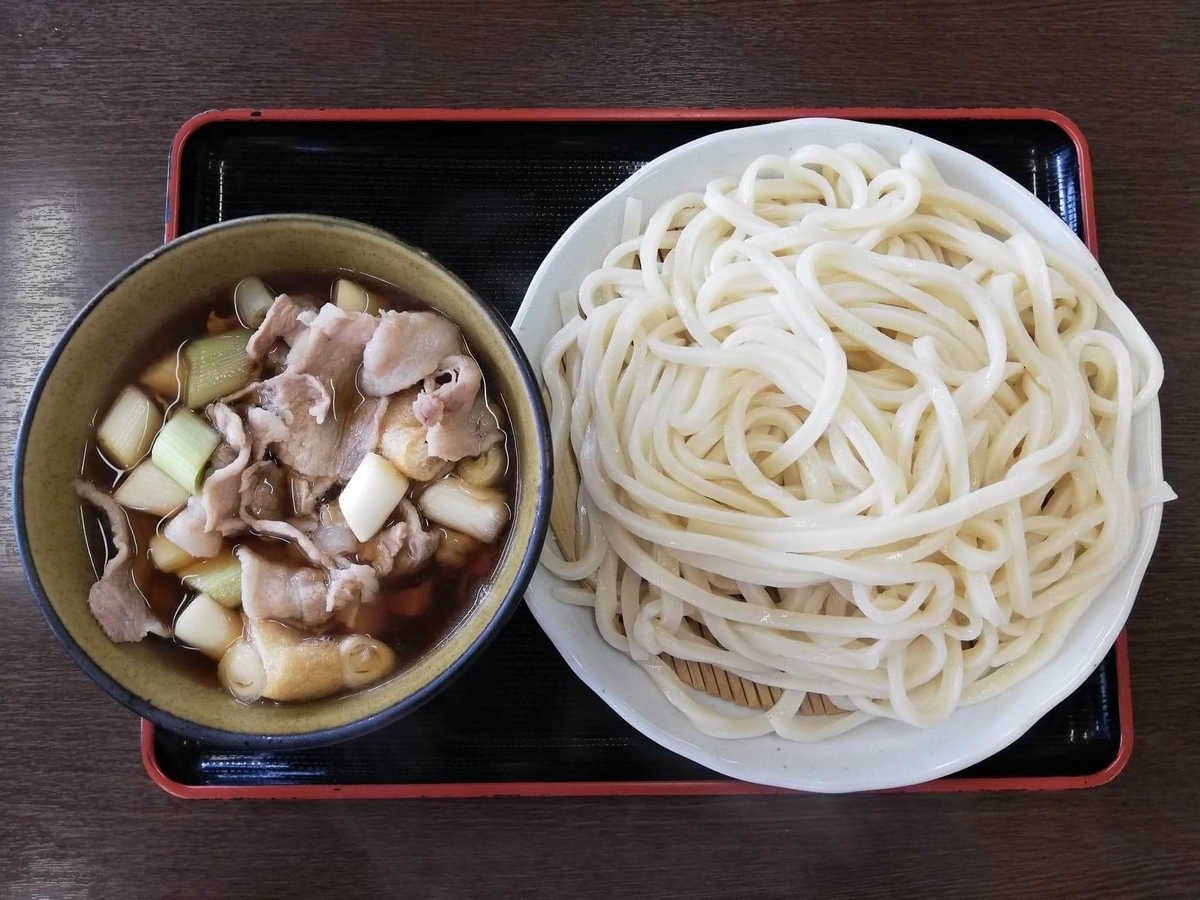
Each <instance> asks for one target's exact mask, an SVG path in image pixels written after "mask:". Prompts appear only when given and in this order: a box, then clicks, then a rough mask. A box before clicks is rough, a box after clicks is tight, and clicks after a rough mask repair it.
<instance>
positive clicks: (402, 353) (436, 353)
mask: <svg viewBox="0 0 1200 900" xmlns="http://www.w3.org/2000/svg"><path fill="white" fill-rule="evenodd" d="M462 347H463V345H462V335H461V334H460V333H459V330H458V328H457V327H456V326H455V325H454V323H453V322H451V321H450V320H449V319H447V318H445V317H444V316H440V315H438V314H437V313H431V312H393V311H391V310H389V311H386V312H384V313H383V314H382V316H381V318H380V322H379V327H378V328H376V329H375V333H374V335H372V337H371V340H370V341H369V342H368V343H367V346H366V349H365V350H364V351H363V358H362V361H363V368H362V375H361V377H360V382H361V384H362V389H363V393H365V394H368V395H370V396H374V397H383V396H386V395H388V394H394V393H396V392H397V391H402V390H404V389H405V388H406V387H411V386H412V385H414V384H416V383H418V382H419V381H421V380H422V379H424V378H425V377H426V376H427V375H429V374H431V373H432V372H433V371H434V370H435V369H437V367H438V364H439V363H440V362H441V361H442V360H443V359H445V358H446V357H447V356H453V355H454V354H456V353H459V352H461V351H462Z"/></svg>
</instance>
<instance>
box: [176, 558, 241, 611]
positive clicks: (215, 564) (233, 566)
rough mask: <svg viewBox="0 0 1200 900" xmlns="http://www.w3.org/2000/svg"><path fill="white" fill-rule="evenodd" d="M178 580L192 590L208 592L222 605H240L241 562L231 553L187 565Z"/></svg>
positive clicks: (235, 607)
mask: <svg viewBox="0 0 1200 900" xmlns="http://www.w3.org/2000/svg"><path fill="white" fill-rule="evenodd" d="M179 578H180V580H181V581H182V582H183V583H184V584H185V585H187V586H188V587H189V588H191V589H192V590H194V591H199V592H200V593H201V594H208V596H210V597H212V598H213V599H214V600H216V601H217V602H218V603H220V604H221V605H222V606H224V607H227V608H229V609H237V608H238V607H239V606H241V605H242V564H241V563H240V562H238V559H237V557H236V556H234V555H233V554H232V553H225V554H223V555H221V556H218V557H216V558H214V559H206V560H204V561H203V562H199V563H196V564H195V565H193V566H188V567H187V568H186V569H184V570H183V571H181V572H180V573H179Z"/></svg>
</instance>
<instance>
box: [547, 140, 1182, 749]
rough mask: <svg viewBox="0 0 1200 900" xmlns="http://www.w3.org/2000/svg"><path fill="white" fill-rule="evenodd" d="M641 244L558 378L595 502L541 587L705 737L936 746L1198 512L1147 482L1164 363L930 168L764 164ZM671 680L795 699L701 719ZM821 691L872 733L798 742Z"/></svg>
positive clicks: (1045, 654) (635, 231) (563, 447)
mask: <svg viewBox="0 0 1200 900" xmlns="http://www.w3.org/2000/svg"><path fill="white" fill-rule="evenodd" d="M624 231H625V234H624V236H623V239H622V240H621V242H620V243H619V244H618V245H617V246H616V247H615V248H614V249H613V250H612V252H610V253H609V254H608V257H607V258H606V259H605V261H604V265H603V266H602V267H601V268H600V269H598V270H596V271H595V272H593V273H592V274H591V275H589V276H588V277H587V278H586V279H584V281H583V283H582V284H581V285H580V287H579V291H578V294H577V295H575V294H570V295H564V297H563V298H562V321H563V322H564V325H563V327H562V330H561V331H559V332H558V334H557V335H556V336H555V337H554V338H553V339H552V341H551V343H550V344H549V346H548V349H547V351H546V355H545V357H544V361H543V374H544V377H545V382H546V386H547V389H548V391H549V394H550V398H551V410H552V427H553V437H554V451H555V455H556V457H557V459H558V460H559V461H560V462H559V465H562V462H561V460H563V458H564V456H565V455H566V454H568V453H573V454H574V457H575V459H576V460H577V461H578V467H579V471H580V477H581V481H582V484H581V488H580V492H579V498H578V500H579V502H578V527H579V529H580V535H579V540H578V546H577V547H575V548H571V549H572V550H574V551H575V552H574V553H568V554H566V556H567V557H570V558H573V559H574V560H575V561H570V560H569V559H564V558H563V557H560V556H559V555H558V553H557V552H556V551H555V550H554V549H553V548H551V547H550V544H549V543H548V546H547V551H546V553H545V554H544V556H543V561H544V563H545V565H546V566H547V567H548V568H550V569H551V570H552V571H553V572H554V573H555V574H557V575H559V576H560V577H562V578H564V579H567V580H568V581H570V582H584V583H583V584H580V585H578V586H575V585H572V586H570V587H568V588H563V589H560V590H559V591H557V593H556V596H558V597H559V599H561V600H564V601H566V602H571V603H578V604H584V605H588V606H594V608H595V616H596V622H597V624H598V626H599V629H600V631H601V633H602V634H603V636H604V638H605V639H606V640H607V641H608V642H609V643H610V644H612V645H613V646H614V647H616V648H618V649H619V650H621V651H623V652H625V653H627V654H629V656H631V657H632V658H633V659H634V660H636V661H637V662H638V663H640V664H641V665H642V666H643V667H644V668H645V670H646V671H647V672H648V673H649V674H650V676H651V677H652V678H653V679H654V681H655V682H656V683H657V685H658V687H659V688H660V689H661V690H662V691H663V692H664V693H665V694H666V696H667V697H668V698H669V699H670V701H671V702H672V703H674V704H675V705H676V706H677V707H678V708H679V709H681V710H682V711H683V712H684V713H686V714H687V716H688V717H689V718H690V719H691V721H692V722H693V723H694V725H695V726H696V727H697V728H698V729H699V730H701V731H702V732H704V733H706V734H709V735H716V736H721V737H746V736H754V735H760V734H768V733H771V732H775V733H777V734H779V735H781V736H783V737H785V738H790V739H794V740H801V741H808V740H817V739H821V738H825V737H829V736H831V735H835V734H839V733H842V732H845V731H847V730H848V729H850V728H853V727H855V726H856V725H859V724H861V723H863V722H866V721H869V720H871V719H874V718H878V717H886V718H894V719H899V720H901V721H904V722H908V723H911V724H912V725H917V726H930V725H933V724H936V723H939V722H941V721H943V720H944V719H945V718H946V717H947V716H948V715H949V714H950V713H951V712H952V711H953V710H954V709H955V708H956V707H957V706H959V705H963V704H971V703H977V702H979V701H981V700H985V699H988V698H990V697H994V696H996V695H997V694H999V693H1000V692H1002V691H1004V690H1006V689H1008V688H1010V687H1011V686H1013V685H1014V684H1016V683H1017V682H1019V681H1021V680H1022V679H1024V678H1026V677H1027V676H1029V675H1030V674H1031V673H1033V672H1035V671H1036V670H1038V669H1039V668H1040V667H1041V666H1043V665H1045V663H1046V662H1047V661H1048V660H1049V659H1051V658H1052V657H1053V656H1054V654H1055V653H1057V652H1058V650H1059V648H1060V647H1061V646H1062V645H1063V642H1064V641H1065V640H1066V639H1067V638H1068V636H1069V633H1070V630H1071V628H1072V626H1073V625H1074V623H1075V622H1076V621H1077V620H1078V619H1079V618H1080V616H1081V615H1082V614H1083V612H1084V611H1085V610H1086V609H1087V608H1088V605H1089V604H1090V603H1091V602H1092V601H1093V600H1094V599H1095V598H1096V596H1097V595H1098V594H1099V593H1100V592H1101V591H1103V590H1104V588H1105V587H1106V586H1107V585H1108V584H1109V582H1110V581H1111V580H1112V578H1113V576H1114V575H1115V573H1116V572H1117V571H1118V570H1119V569H1120V568H1121V567H1122V566H1123V565H1124V563H1125V562H1126V560H1127V558H1128V555H1129V552H1130V549H1131V546H1132V542H1133V539H1134V536H1135V532H1136V524H1137V517H1138V515H1139V513H1140V511H1141V509H1142V508H1143V507H1144V506H1145V505H1147V504H1148V503H1151V502H1162V501H1163V500H1164V499H1169V497H1170V491H1169V488H1167V487H1166V486H1165V485H1162V484H1159V485H1150V486H1145V488H1144V489H1143V491H1142V492H1141V493H1137V492H1135V491H1134V490H1133V489H1132V487H1131V485H1130V482H1129V477H1128V470H1129V457H1130V434H1131V419H1132V418H1133V417H1134V416H1135V415H1137V413H1138V412H1139V411H1140V410H1141V409H1142V408H1143V407H1145V406H1146V405H1147V403H1149V402H1151V401H1152V399H1153V398H1154V396H1155V393H1156V391H1157V390H1158V387H1159V384H1160V383H1161V381H1162V362H1161V358H1160V357H1159V355H1158V353H1157V351H1156V349H1155V348H1154V345H1153V343H1152V342H1151V341H1150V339H1149V338H1148V337H1147V335H1146V334H1145V332H1144V331H1143V330H1142V328H1141V327H1140V326H1139V325H1138V323H1137V321H1136V320H1135V319H1134V317H1133V316H1132V314H1131V313H1130V312H1129V310H1128V309H1127V308H1126V307H1125V306H1124V305H1123V304H1122V303H1121V301H1120V300H1119V299H1118V298H1117V297H1116V296H1115V295H1114V294H1113V291H1112V289H1111V288H1110V286H1109V285H1108V284H1107V282H1105V281H1104V280H1103V276H1101V275H1099V273H1098V271H1096V270H1095V269H1094V268H1093V269H1088V270H1085V269H1083V268H1081V267H1080V266H1078V265H1075V264H1074V263H1073V262H1071V261H1070V260H1069V259H1067V258H1066V257H1064V256H1062V255H1060V254H1058V253H1056V252H1054V251H1052V250H1051V249H1050V248H1048V247H1046V246H1044V245H1042V244H1040V243H1039V242H1038V241H1037V240H1035V239H1034V238H1033V237H1032V236H1030V235H1029V234H1028V233H1026V232H1025V231H1024V229H1022V228H1021V227H1020V226H1019V225H1018V224H1017V223H1016V222H1015V221H1014V220H1013V219H1012V218H1011V217H1009V216H1008V215H1006V214H1005V213H1003V212H1001V211H1000V210H998V209H996V208H995V207H994V206H992V205H990V204H988V203H986V202H984V201H983V200H981V199H980V198H978V197H976V196H974V195H972V194H970V193H967V192H964V191H962V190H956V189H955V188H953V187H951V186H950V185H948V184H946V183H945V181H944V180H943V179H942V177H941V176H940V175H939V173H938V171H937V170H936V168H935V167H934V165H933V164H932V162H931V161H930V159H929V158H928V156H926V155H925V154H924V153H923V152H921V151H920V150H917V149H913V150H910V151H909V152H907V153H906V154H905V155H904V156H903V157H902V158H901V159H900V164H899V166H895V165H893V164H891V163H889V162H888V161H887V160H886V159H884V158H883V157H882V156H881V155H880V154H879V153H877V152H875V151H874V150H872V149H870V148H868V147H865V146H861V145H847V146H842V147H839V148H837V149H832V148H829V147H822V146H808V147H805V148H803V149H801V150H800V151H799V152H797V153H796V154H795V155H793V156H792V157H791V158H789V159H784V158H781V157H778V156H764V157H762V158H761V159H759V160H757V161H756V162H754V163H753V164H752V165H751V166H750V167H749V168H748V169H746V171H745V172H744V173H742V175H741V176H740V177H730V178H721V179H718V180H716V181H713V182H712V183H711V184H709V185H708V186H707V187H706V188H705V190H704V192H703V193H690V194H683V195H680V196H678V197H676V198H674V199H672V200H670V201H668V202H666V203H664V204H663V205H662V206H660V207H659V208H658V209H656V210H654V211H653V213H652V214H651V215H650V216H649V218H648V220H646V222H645V225H644V227H643V226H642V224H641V211H640V209H639V208H638V206H637V204H636V203H631V204H630V207H629V208H628V209H627V211H626V223H625V228H624ZM1102 323H1103V324H1102ZM550 543H552V542H550ZM592 585H594V590H593V589H592ZM664 653H665V654H669V655H670V656H673V657H675V658H677V659H681V660H694V661H696V662H700V663H710V664H711V665H713V666H716V667H720V668H723V669H725V670H726V671H727V672H730V673H733V674H735V675H738V676H741V677H744V678H747V679H750V680H752V681H754V682H757V683H759V684H763V685H768V686H774V687H777V688H780V689H782V695H781V698H780V699H779V700H778V702H777V703H775V705H774V706H773V707H772V708H771V709H770V710H768V711H765V712H758V713H752V712H750V711H748V710H744V709H740V708H737V707H734V706H733V705H732V704H727V703H726V704H723V703H720V702H711V701H706V700H701V699H699V695H698V694H694V693H692V691H691V689H690V688H686V687H684V685H683V683H682V682H681V681H680V680H679V679H678V677H677V675H676V673H675V671H674V669H673V668H672V667H671V666H670V665H668V664H667V663H666V662H664V661H663V660H662V659H660V654H664ZM810 692H811V693H813V694H822V695H825V696H827V697H828V698H829V699H830V700H831V701H832V703H833V704H834V705H835V706H836V707H837V708H838V709H840V710H844V714H835V715H816V716H812V715H799V714H798V711H799V709H800V706H801V704H802V703H803V701H804V699H805V696H806V695H807V694H809V693H810Z"/></svg>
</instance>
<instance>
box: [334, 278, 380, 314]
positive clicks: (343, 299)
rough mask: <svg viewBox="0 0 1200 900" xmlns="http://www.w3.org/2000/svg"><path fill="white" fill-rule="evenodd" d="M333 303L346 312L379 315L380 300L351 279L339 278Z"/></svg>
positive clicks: (335, 284)
mask: <svg viewBox="0 0 1200 900" xmlns="http://www.w3.org/2000/svg"><path fill="white" fill-rule="evenodd" d="M333 302H334V305H335V306H337V307H338V308H339V309H344V310H345V311H346V312H359V313H367V314H368V315H372V316H377V315H379V308H380V307H379V298H378V297H376V296H375V295H374V294H372V293H371V292H370V291H368V290H367V289H366V288H365V287H363V286H362V285H361V284H359V283H358V282H356V281H351V280H350V279H349V278H339V279H338V280H337V281H335V282H334V283H333Z"/></svg>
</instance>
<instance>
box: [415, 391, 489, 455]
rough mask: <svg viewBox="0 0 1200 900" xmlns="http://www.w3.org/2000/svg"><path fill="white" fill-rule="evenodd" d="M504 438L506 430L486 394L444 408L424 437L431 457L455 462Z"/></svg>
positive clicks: (486, 448) (477, 452)
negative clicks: (470, 400)
mask: <svg viewBox="0 0 1200 900" xmlns="http://www.w3.org/2000/svg"><path fill="white" fill-rule="evenodd" d="M503 440H504V432H503V431H501V430H500V423H499V422H497V421H496V415H495V413H493V412H492V411H491V409H490V408H489V407H488V405H487V403H486V402H485V401H484V399H483V394H476V395H475V400H474V401H473V402H472V403H471V405H470V406H465V407H461V408H459V409H456V410H453V411H450V410H447V409H444V410H443V412H442V417H441V420H440V421H439V422H438V423H437V424H436V425H434V426H433V427H432V428H430V429H429V433H428V434H427V435H426V436H425V442H426V444H427V445H428V447H429V455H430V456H436V457H440V458H441V459H449V460H456V461H457V460H460V459H463V458H464V457H467V456H478V455H479V454H481V453H484V452H486V451H487V450H488V449H489V448H491V447H494V446H495V445H496V444H499V443H500V442H501V441H503Z"/></svg>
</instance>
